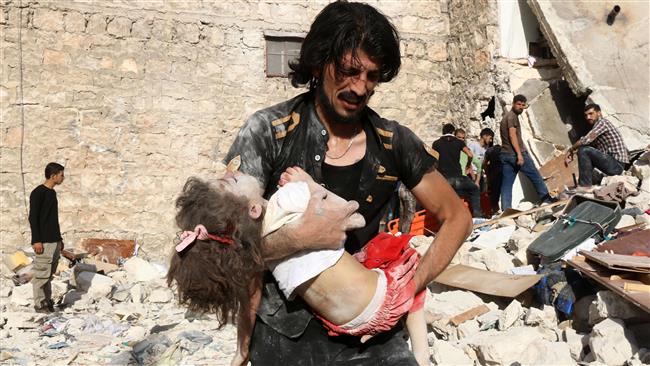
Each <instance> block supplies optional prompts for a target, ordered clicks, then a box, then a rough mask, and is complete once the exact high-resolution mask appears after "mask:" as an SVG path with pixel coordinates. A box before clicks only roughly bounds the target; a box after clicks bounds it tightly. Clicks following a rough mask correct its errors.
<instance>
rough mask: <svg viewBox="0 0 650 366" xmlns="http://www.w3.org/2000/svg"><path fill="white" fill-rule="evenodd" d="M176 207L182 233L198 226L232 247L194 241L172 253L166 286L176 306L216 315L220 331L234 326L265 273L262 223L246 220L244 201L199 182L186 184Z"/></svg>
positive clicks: (212, 242) (246, 203)
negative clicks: (229, 240) (172, 290)
mask: <svg viewBox="0 0 650 366" xmlns="http://www.w3.org/2000/svg"><path fill="white" fill-rule="evenodd" d="M176 208H177V210H178V212H177V214H176V224H177V225H178V227H179V228H180V229H181V230H187V231H193V230H194V228H195V227H196V225H198V224H202V225H204V226H205V228H206V229H207V230H208V232H209V233H211V234H217V235H220V236H222V237H228V238H232V240H233V241H234V243H232V244H223V243H220V242H217V241H214V240H211V239H208V240H198V239H197V240H196V241H195V242H194V243H193V244H191V245H190V246H189V247H187V248H185V250H183V252H181V253H177V252H176V251H175V250H174V251H173V254H172V258H171V262H170V265H169V271H168V272H167V284H168V285H169V286H170V287H172V285H173V283H174V282H175V283H176V288H177V292H178V298H179V302H180V303H181V304H183V305H187V306H188V307H189V308H190V309H191V310H193V311H198V312H213V313H215V314H216V315H217V322H218V326H219V328H220V327H222V326H224V325H225V324H226V323H234V322H235V321H236V319H237V315H238V314H239V313H240V312H242V311H247V310H248V309H250V300H251V296H252V289H251V284H252V283H253V281H255V280H256V279H257V278H259V276H260V275H261V273H262V271H263V270H264V261H263V259H262V254H261V248H260V245H261V219H259V220H253V219H251V218H250V217H249V216H248V201H247V200H246V198H244V197H238V196H235V195H234V194H232V193H229V192H226V191H223V190H220V189H217V188H216V187H215V186H213V185H210V184H209V183H207V182H205V181H202V180H200V179H198V178H189V179H188V180H187V183H185V186H184V187H183V191H182V192H181V194H180V196H179V197H178V199H177V200H176ZM174 245H176V243H174Z"/></svg>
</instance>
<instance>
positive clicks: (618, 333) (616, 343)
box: [589, 318, 638, 365]
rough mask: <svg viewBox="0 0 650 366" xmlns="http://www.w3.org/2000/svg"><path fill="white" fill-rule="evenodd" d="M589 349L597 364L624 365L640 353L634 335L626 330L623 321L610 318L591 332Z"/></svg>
mask: <svg viewBox="0 0 650 366" xmlns="http://www.w3.org/2000/svg"><path fill="white" fill-rule="evenodd" d="M589 348H591V352H592V353H593V355H594V358H595V360H596V361H597V362H600V363H604V364H606V365H623V364H624V363H625V361H627V360H628V359H630V358H631V357H632V355H634V354H635V353H636V352H637V351H638V347H637V345H636V340H635V339H634V336H633V335H632V333H631V332H630V331H629V330H627V329H625V326H624V325H623V320H620V319H613V318H608V319H605V320H603V321H602V322H600V323H598V324H596V325H595V326H594V328H593V329H592V330H591V335H590V337H589Z"/></svg>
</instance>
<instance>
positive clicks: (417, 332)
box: [406, 308, 431, 366]
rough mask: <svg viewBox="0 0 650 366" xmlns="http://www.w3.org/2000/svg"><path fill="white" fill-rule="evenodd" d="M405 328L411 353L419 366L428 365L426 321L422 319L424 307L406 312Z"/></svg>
mask: <svg viewBox="0 0 650 366" xmlns="http://www.w3.org/2000/svg"><path fill="white" fill-rule="evenodd" d="M406 330H408V332H409V336H410V338H411V347H412V348H413V350H412V351H413V355H414V356H415V359H416V360H417V362H418V365H420V366H428V365H429V359H430V357H431V356H430V354H429V341H428V340H427V323H426V321H425V319H424V308H422V309H420V310H418V311H415V312H412V313H408V315H407V316H406Z"/></svg>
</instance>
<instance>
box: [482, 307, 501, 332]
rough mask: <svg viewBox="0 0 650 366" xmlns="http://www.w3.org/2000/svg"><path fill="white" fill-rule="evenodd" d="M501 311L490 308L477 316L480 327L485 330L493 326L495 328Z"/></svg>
mask: <svg viewBox="0 0 650 366" xmlns="http://www.w3.org/2000/svg"><path fill="white" fill-rule="evenodd" d="M501 313H503V310H499V309H496V310H491V311H489V312H487V313H485V314H483V315H481V316H479V317H478V318H476V320H478V323H479V324H480V326H481V329H484V330H485V329H490V328H493V327H494V328H496V326H497V323H498V321H499V318H500V317H501Z"/></svg>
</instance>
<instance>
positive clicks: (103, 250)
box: [81, 238, 135, 264]
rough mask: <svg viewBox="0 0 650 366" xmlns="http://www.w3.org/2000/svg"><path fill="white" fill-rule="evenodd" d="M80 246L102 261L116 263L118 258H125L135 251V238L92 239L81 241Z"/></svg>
mask: <svg viewBox="0 0 650 366" xmlns="http://www.w3.org/2000/svg"><path fill="white" fill-rule="evenodd" d="M81 247H82V248H83V249H84V250H85V251H87V252H88V254H89V255H90V256H93V257H95V258H96V259H98V260H100V261H102V262H108V263H112V264H118V262H119V260H120V258H123V259H127V258H131V257H132V256H133V253H134V252H135V240H114V239H92V238H87V239H84V240H83V241H82V242H81Z"/></svg>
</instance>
